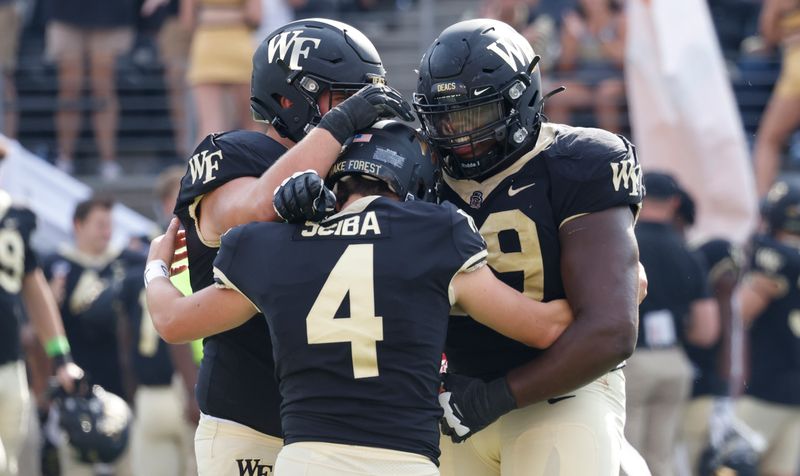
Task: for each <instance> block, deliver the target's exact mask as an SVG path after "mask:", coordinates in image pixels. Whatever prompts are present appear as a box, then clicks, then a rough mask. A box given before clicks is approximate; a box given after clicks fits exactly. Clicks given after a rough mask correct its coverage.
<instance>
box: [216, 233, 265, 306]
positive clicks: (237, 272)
mask: <svg viewBox="0 0 800 476" xmlns="http://www.w3.org/2000/svg"><path fill="white" fill-rule="evenodd" d="M248 234H249V233H248V226H247V225H244V226H237V227H235V228H231V229H230V230H228V231H227V232H226V233H225V234H224V235H222V238H221V244H220V248H219V252H217V257H216V258H215V259H214V285H215V286H217V287H219V288H223V289H232V290H234V291H236V292H238V293H239V294H241V295H242V296H244V297H245V298H246V299H247V300H248V301H250V304H252V305H253V307H254V308H255V309H256V310H257V312H259V313H260V312H261V311H260V310H259V307H258V306H257V305H256V297H255V294H254V290H253V289H252V288H251V285H252V279H253V278H252V277H253V276H256V274H255V273H254V272H253V271H254V269H253V268H257V264H255V261H254V260H253V259H251V258H248V256H249V253H248V246H247V238H246V236H247V235H248ZM248 277H250V280H248Z"/></svg>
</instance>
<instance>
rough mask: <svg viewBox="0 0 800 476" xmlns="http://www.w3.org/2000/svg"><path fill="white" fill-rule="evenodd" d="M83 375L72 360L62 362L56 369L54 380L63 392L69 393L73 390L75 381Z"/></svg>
mask: <svg viewBox="0 0 800 476" xmlns="http://www.w3.org/2000/svg"><path fill="white" fill-rule="evenodd" d="M83 376H84V373H83V369H81V368H80V367H78V366H77V365H75V364H74V363H73V362H64V364H63V365H61V366H60V367H58V368H57V369H56V381H57V382H58V385H59V386H60V387H61V388H62V389H64V391H65V392H67V393H68V394H71V393H73V392H74V391H75V383H76V382H78V381H79V380H81V379H82V378H83Z"/></svg>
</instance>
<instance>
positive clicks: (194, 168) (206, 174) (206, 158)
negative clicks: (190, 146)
mask: <svg viewBox="0 0 800 476" xmlns="http://www.w3.org/2000/svg"><path fill="white" fill-rule="evenodd" d="M221 160H222V151H221V150H215V151H214V152H211V151H210V150H204V151H202V152H200V153H199V154H195V155H193V156H192V157H191V158H190V159H189V173H190V174H191V176H192V183H195V182H197V181H198V180H200V179H202V180H203V183H208V182H210V181H212V180H214V179H215V178H217V176H216V175H214V172H216V171H217V170H219V162H220V161H221Z"/></svg>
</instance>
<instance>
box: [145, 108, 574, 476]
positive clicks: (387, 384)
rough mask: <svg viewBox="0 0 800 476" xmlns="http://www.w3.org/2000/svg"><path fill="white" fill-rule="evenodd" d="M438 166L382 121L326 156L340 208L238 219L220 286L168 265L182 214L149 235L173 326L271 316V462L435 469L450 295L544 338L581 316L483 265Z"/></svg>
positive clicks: (308, 467) (358, 470) (508, 331)
mask: <svg viewBox="0 0 800 476" xmlns="http://www.w3.org/2000/svg"><path fill="white" fill-rule="evenodd" d="M437 174H438V171H437V167H436V159H435V156H434V155H433V154H432V153H431V150H430V149H429V147H428V145H427V143H425V142H424V141H423V140H422V139H421V137H420V136H419V135H418V134H417V132H416V131H414V130H413V129H412V128H410V127H408V126H406V125H404V124H401V123H398V122H381V123H378V124H376V127H375V128H373V129H370V130H368V131H367V132H366V133H364V134H361V135H358V136H356V137H355V138H354V139H353V140H352V142H351V143H350V144H349V145H348V146H347V148H346V149H345V151H344V153H343V154H342V156H341V158H340V159H339V160H338V161H337V162H336V163H335V164H334V166H333V167H332V169H331V173H330V175H329V177H328V180H329V183H331V184H335V185H333V186H334V189H335V190H336V193H337V195H338V204H337V205H338V209H339V213H337V214H336V215H334V216H332V217H330V218H328V219H327V220H325V221H323V222H321V223H319V224H317V223H312V222H307V223H303V224H297V225H293V226H290V225H283V224H274V223H251V224H249V225H245V226H240V227H236V228H233V229H232V230H230V231H229V232H227V233H226V234H225V235H224V236H223V237H222V244H221V247H220V250H219V253H218V255H217V258H216V259H215V261H214V266H215V279H216V282H217V284H218V287H209V288H206V289H204V290H202V291H200V292H198V293H195V294H194V295H192V296H189V297H182V295H181V294H180V292H179V291H178V290H177V289H176V288H175V287H174V286H173V285H172V284H171V282H170V281H169V280H168V279H160V277H167V276H168V274H169V272H168V271H167V270H168V266H167V265H165V263H164V262H171V261H172V259H173V251H174V249H175V246H176V245H175V240H176V232H177V224H176V223H173V224H172V225H171V226H170V228H169V230H168V231H167V234H166V235H165V237H164V238H163V240H162V241H160V242H159V239H156V240H154V242H153V245H152V248H151V253H150V257H149V258H148V261H149V263H148V272H147V273H146V275H145V280H146V281H148V282H149V284H148V287H147V302H148V305H149V307H150V313H151V316H152V318H153V322H154V324H155V326H156V329H158V331H159V332H160V333H161V335H162V336H163V337H165V338H166V339H167V340H168V341H185V340H187V339H192V338H198V337H202V336H205V335H208V334H211V333H215V332H220V331H222V330H225V329H229V328H232V327H235V326H239V325H241V324H243V323H244V322H246V321H247V320H248V319H250V317H251V316H252V314H253V313H254V312H262V313H263V314H264V316H266V320H267V322H268V328H269V330H270V336H271V340H272V349H273V354H274V356H275V364H276V367H275V370H276V374H277V377H278V380H279V382H280V391H281V396H282V397H283V404H282V406H281V421H282V423H283V431H284V438H285V444H286V445H287V446H285V447H284V448H283V449H282V450H281V452H280V454H279V456H278V461H277V463H276V468H275V474H276V475H278V476H280V475H298V474H305V475H309V476H323V475H331V476H332V475H337V476H342V475H353V476H355V475H382V476H389V475H437V474H438V469H437V468H436V465H435V463H436V461H437V458H438V456H439V448H438V445H439V432H438V423H437V422H438V419H439V417H440V416H441V413H442V412H441V408H439V406H438V405H437V401H436V400H437V392H438V390H439V365H440V360H441V353H442V349H443V346H444V340H445V336H446V332H447V318H448V312H449V310H450V307H451V305H452V304H453V303H459V304H460V305H461V306H462V307H463V308H464V309H466V310H468V311H469V312H470V314H471V315H472V316H474V317H475V318H476V319H479V320H480V321H481V322H482V323H484V324H485V325H487V326H490V327H491V328H493V329H495V330H496V331H497V332H499V333H502V334H503V335H507V336H509V337H511V338H515V339H519V340H520V341H521V342H522V344H521V345H531V346H536V347H547V346H548V345H550V344H551V343H552V342H553V341H554V340H555V338H556V337H557V336H558V335H559V334H560V333H561V332H562V331H563V329H564V328H565V327H566V325H568V323H569V322H570V320H571V315H570V312H569V310H568V306H567V305H566V303H565V302H564V301H563V300H562V301H557V302H553V303H547V304H545V303H540V302H537V301H535V300H532V299H529V298H526V297H525V296H523V295H522V294H520V293H518V292H516V291H514V290H513V289H512V288H510V287H508V286H507V285H505V284H503V283H502V282H501V281H499V280H497V278H495V277H494V275H493V274H492V272H491V271H490V270H489V269H488V268H487V267H485V266H483V265H484V264H485V260H486V256H487V251H486V246H485V244H484V241H483V239H482V238H481V236H480V235H479V234H478V230H477V229H476V228H475V226H474V224H473V222H472V219H471V218H469V216H468V215H466V214H465V213H463V212H461V211H460V210H458V209H457V208H455V207H454V206H452V205H451V204H445V205H443V206H439V205H436V204H434V203H428V202H433V201H435V200H436V193H435V184H436V175H437ZM298 180H301V181H302V180H305V178H298ZM317 180H318V181H321V179H319V178H317ZM289 186H290V185H289ZM281 196H282V195H281V194H280V192H279V193H278V194H276V208H278V209H279V210H280V209H281V208H283V204H282V203H280V201H279V200H280V197H281ZM180 244H181V243H179V244H178V246H180ZM158 260H162V262H159V261H158ZM262 337H263V336H262ZM264 338H266V337H264ZM267 372H268V373H267V374H264V375H255V376H252V377H254V378H268V375H269V374H270V373H271V370H269V371H267Z"/></svg>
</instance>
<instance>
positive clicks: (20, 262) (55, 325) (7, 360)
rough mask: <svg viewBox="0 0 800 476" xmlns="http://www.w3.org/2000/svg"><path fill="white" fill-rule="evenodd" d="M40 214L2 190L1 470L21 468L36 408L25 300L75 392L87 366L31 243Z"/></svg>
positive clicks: (60, 374) (64, 382)
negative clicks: (24, 348) (24, 336)
mask: <svg viewBox="0 0 800 476" xmlns="http://www.w3.org/2000/svg"><path fill="white" fill-rule="evenodd" d="M2 158H3V157H2V155H0V160H1V159H2ZM35 227H36V217H35V216H34V214H33V212H31V211H30V210H28V209H27V208H23V207H19V206H17V205H14V204H12V202H11V196H9V195H8V193H6V192H5V191H3V190H0V382H2V384H0V474H2V475H15V474H18V469H19V468H18V465H17V458H18V456H19V452H20V449H21V447H22V443H23V442H24V440H25V437H26V434H27V428H28V415H29V412H30V411H31V406H30V396H29V392H28V379H27V376H26V373H25V363H24V362H23V360H22V359H21V355H20V328H19V325H20V322H22V321H23V305H24V308H25V310H26V311H27V312H26V314H27V316H28V317H29V319H30V322H31V323H32V324H33V328H34V329H35V331H36V334H37V335H38V337H39V341H40V342H41V343H42V345H43V346H44V349H45V351H46V352H47V355H49V356H50V358H51V359H52V363H53V368H54V369H55V372H56V377H57V379H58V382H59V384H60V385H61V386H62V387H63V388H64V389H65V390H66V391H67V392H72V390H73V388H74V381H75V380H76V379H79V378H81V377H82V374H83V372H82V370H81V369H80V368H79V367H78V366H76V365H75V364H74V363H72V357H71V352H70V347H69V342H68V340H67V338H66V336H65V334H64V325H63V323H62V322H61V316H60V315H59V313H58V306H57V305H56V302H55V299H53V295H52V294H51V292H50V288H49V287H48V286H47V281H46V280H45V278H44V275H43V274H42V270H41V268H39V265H38V263H37V260H36V255H35V254H34V252H33V249H32V248H31V243H30V239H31V234H32V233H33V230H34V228H35Z"/></svg>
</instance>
